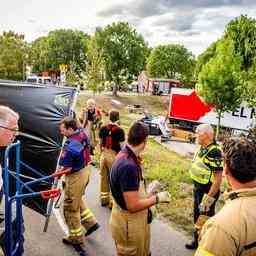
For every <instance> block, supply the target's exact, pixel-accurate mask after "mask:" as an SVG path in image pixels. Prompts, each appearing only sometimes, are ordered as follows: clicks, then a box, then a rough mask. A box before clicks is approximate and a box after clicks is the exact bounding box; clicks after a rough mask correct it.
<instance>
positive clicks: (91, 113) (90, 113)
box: [83, 99, 102, 154]
mask: <svg viewBox="0 0 256 256" xmlns="http://www.w3.org/2000/svg"><path fill="white" fill-rule="evenodd" d="M86 106H87V108H86V110H85V112H84V122H83V126H84V128H86V129H87V131H88V134H89V138H90V142H91V146H92V152H91V153H92V154H93V150H94V148H95V147H96V145H97V140H96V130H97V129H99V128H100V126H101V124H102V122H101V120H102V114H101V111H100V109H99V108H98V107H96V102H95V100H94V99H89V100H87V102H86Z"/></svg>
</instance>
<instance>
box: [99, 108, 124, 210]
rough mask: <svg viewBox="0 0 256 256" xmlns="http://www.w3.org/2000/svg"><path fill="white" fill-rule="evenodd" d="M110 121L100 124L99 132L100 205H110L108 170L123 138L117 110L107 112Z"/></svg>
mask: <svg viewBox="0 0 256 256" xmlns="http://www.w3.org/2000/svg"><path fill="white" fill-rule="evenodd" d="M109 119H110V123H109V124H107V125H105V126H102V127H101V129H100V132H99V138H100V140H101V144H100V146H101V156H100V201H101V205H102V206H106V205H109V207H110V208H111V207H112V200H111V195H110V193H109V181H108V177H109V172H110V169H111V166H112V163H113V161H114V158H115V156H116V154H117V153H118V152H119V151H120V150H121V145H120V143H121V142H123V141H124V140H125V134H124V130H123V129H122V128H121V127H120V126H119V112H118V111H116V110H111V111H110V112H109Z"/></svg>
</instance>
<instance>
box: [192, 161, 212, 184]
mask: <svg viewBox="0 0 256 256" xmlns="http://www.w3.org/2000/svg"><path fill="white" fill-rule="evenodd" d="M189 173H190V177H191V178H192V179H193V180H195V181H196V182H199V183H201V184H207V183H208V182H209V180H210V177H211V173H212V172H211V170H210V168H209V167H208V166H206V165H205V164H204V163H202V162H201V159H196V160H195V161H194V162H193V163H192V165H191V167H190V169H189Z"/></svg>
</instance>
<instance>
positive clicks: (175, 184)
mask: <svg viewBox="0 0 256 256" xmlns="http://www.w3.org/2000/svg"><path fill="white" fill-rule="evenodd" d="M143 159H144V166H145V178H146V181H147V184H148V183H150V182H151V181H152V180H155V179H157V180H159V181H160V182H161V183H162V184H163V187H164V190H168V191H169V192H170V194H171V198H172V200H171V202H170V203H169V204H167V205H164V204H162V205H160V206H159V207H157V211H158V213H160V214H161V215H162V216H163V217H165V219H167V220H169V221H171V222H172V223H174V224H175V225H176V226H177V227H178V228H180V229H182V230H184V231H187V232H190V231H191V230H192V184H191V180H190V178H189V175H188V168H189V165H190V161H189V160H187V159H186V158H184V157H181V156H179V155H178V154H176V153H174V152H172V151H169V150H167V149H166V148H164V147H162V146H161V145H160V144H158V143H157V142H156V141H155V140H153V139H149V141H148V144H147V146H146V150H145V153H144V154H143Z"/></svg>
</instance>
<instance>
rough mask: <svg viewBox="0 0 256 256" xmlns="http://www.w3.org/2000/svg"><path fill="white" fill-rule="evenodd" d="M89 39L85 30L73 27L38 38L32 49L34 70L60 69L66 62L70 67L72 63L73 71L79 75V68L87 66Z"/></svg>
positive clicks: (83, 68)
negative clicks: (72, 28) (73, 28)
mask: <svg viewBox="0 0 256 256" xmlns="http://www.w3.org/2000/svg"><path fill="white" fill-rule="evenodd" d="M88 40H89V36H88V35H87V34H85V33H84V32H82V31H77V30H71V29H59V30H55V31H52V32H50V33H49V34H48V35H47V37H41V38H38V39H36V40H35V41H34V42H33V43H32V44H31V50H30V62H31V64H32V65H33V67H34V69H33V71H34V72H42V71H45V70H47V69H50V70H54V71H59V66H60V65H61V64H66V65H68V66H69V67H70V68H71V65H72V69H74V70H72V72H75V73H76V74H77V75H79V70H85V67H86V58H87V57H86V52H87V44H88ZM74 63H75V65H74Z"/></svg>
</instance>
